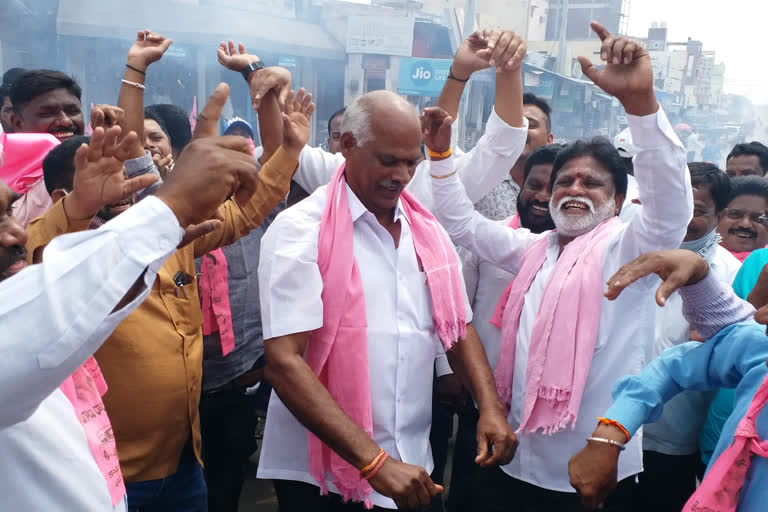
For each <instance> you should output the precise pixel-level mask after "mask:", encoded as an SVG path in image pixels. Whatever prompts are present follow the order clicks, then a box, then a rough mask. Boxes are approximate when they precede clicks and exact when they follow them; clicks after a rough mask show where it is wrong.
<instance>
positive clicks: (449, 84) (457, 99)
mask: <svg viewBox="0 0 768 512" xmlns="http://www.w3.org/2000/svg"><path fill="white" fill-rule="evenodd" d="M466 85H467V84H466V83H465V82H459V81H458V80H454V79H452V78H449V79H447V80H446V81H445V85H443V90H442V91H440V97H439V98H437V105H436V106H438V107H440V108H441V109H443V110H445V111H446V112H448V115H449V116H451V117H452V118H453V119H454V120H456V116H458V115H459V103H461V95H462V94H464V88H465V87H466Z"/></svg>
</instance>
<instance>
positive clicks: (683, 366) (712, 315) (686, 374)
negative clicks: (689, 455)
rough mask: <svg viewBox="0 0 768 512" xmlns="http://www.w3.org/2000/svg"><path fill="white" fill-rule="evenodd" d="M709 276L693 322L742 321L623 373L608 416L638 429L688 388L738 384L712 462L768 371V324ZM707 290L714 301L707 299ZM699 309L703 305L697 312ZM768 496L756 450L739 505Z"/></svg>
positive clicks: (750, 509)
mask: <svg viewBox="0 0 768 512" xmlns="http://www.w3.org/2000/svg"><path fill="white" fill-rule="evenodd" d="M705 281H706V283H705V282H702V284H703V285H704V286H705V287H706V288H707V289H706V290H699V291H707V292H708V293H699V294H698V296H697V297H693V298H692V300H688V303H687V304H686V313H687V316H688V320H689V321H690V322H691V324H692V325H693V326H694V327H697V328H699V327H700V326H699V325H697V318H696V317H701V321H704V320H703V317H705V316H708V317H709V318H708V319H707V320H706V322H707V323H709V324H710V328H711V325H712V322H713V320H714V321H715V322H718V323H720V324H726V325H727V324H730V323H734V322H740V323H734V324H733V325H730V326H728V327H725V328H724V329H722V330H720V332H718V333H717V334H715V335H714V336H713V337H711V338H710V339H709V340H708V341H707V342H706V343H696V342H691V343H685V344H682V345H679V346H677V347H674V348H671V349H669V350H667V351H666V352H664V353H663V354H662V355H661V356H659V357H658V358H657V359H655V360H654V361H653V362H652V363H651V364H649V365H648V366H647V367H646V368H645V369H644V370H643V371H642V373H640V374H639V375H635V376H630V377H625V378H623V379H621V380H620V381H619V382H617V383H616V385H615V386H614V389H613V398H614V403H613V405H612V406H611V408H610V409H608V411H607V412H606V414H605V416H606V417H608V418H611V419H614V420H616V421H618V422H619V423H621V424H622V425H623V426H624V427H625V428H626V429H627V430H628V431H629V432H630V433H631V434H634V433H635V432H636V431H637V430H638V429H639V428H640V426H641V425H643V423H647V422H653V421H656V420H658V418H659V417H660V416H661V413H662V410H663V407H664V403H665V402H667V401H668V400H669V399H671V398H672V397H674V396H675V395H676V394H678V393H680V392H681V391H683V390H701V391H704V390H711V389H716V388H719V387H724V388H736V389H735V400H734V410H733V413H732V414H731V415H730V417H729V418H728V420H727V421H726V422H725V426H724V428H723V433H722V435H721V436H720V440H719V441H718V443H717V446H716V448H715V451H714V455H713V457H712V460H711V461H710V465H711V464H713V463H714V461H715V460H717V458H718V457H719V456H720V454H722V453H723V451H724V450H725V449H726V448H727V447H728V446H729V445H730V444H731V442H732V441H733V434H734V432H735V430H736V427H737V425H738V423H739V421H741V419H742V418H743V417H744V415H745V414H746V412H747V409H748V408H749V405H750V403H751V402H752V397H753V396H754V394H755V391H757V388H758V387H759V386H760V384H761V383H762V381H763V380H764V379H765V377H766V374H767V373H768V366H766V358H768V338H766V327H765V326H764V325H759V324H757V323H756V322H755V321H754V320H752V319H751V318H749V317H750V316H751V314H752V312H753V311H754V310H753V309H752V308H751V307H749V305H748V304H746V303H745V302H743V301H741V300H739V299H738V298H737V297H736V296H735V295H734V293H733V291H732V290H730V289H728V288H726V287H725V286H723V285H720V290H719V291H718V290H716V288H717V286H716V283H715V284H713V283H712V281H714V278H713V277H712V276H711V275H710V276H709V277H708V278H707V279H706V280H705ZM688 288H693V287H688ZM684 290H685V289H684ZM713 293H714V295H713ZM707 295H708V296H709V303H710V304H714V307H712V306H710V307H707V306H706V305H705V303H704V301H705V300H706V298H705V297H706V296H707ZM686 299H691V296H690V295H689V296H687V297H686V296H684V300H686ZM697 301H698V303H697ZM695 310H698V311H696V313H692V312H693V311H695ZM706 331H707V328H706V327H703V328H699V332H701V333H702V335H704V336H707V334H705V332H706ZM757 432H758V434H759V435H760V437H761V439H768V408H766V409H764V410H763V411H762V412H761V413H760V415H759V416H758V418H757ZM708 469H709V468H708ZM767 502H768V459H765V458H761V457H757V456H756V457H755V458H754V459H753V461H752V465H751V467H750V469H749V472H748V473H747V478H746V480H745V482H744V487H742V491H741V498H740V502H739V508H738V510H739V511H740V512H758V511H764V510H765V509H766V505H765V504H766V503H767Z"/></svg>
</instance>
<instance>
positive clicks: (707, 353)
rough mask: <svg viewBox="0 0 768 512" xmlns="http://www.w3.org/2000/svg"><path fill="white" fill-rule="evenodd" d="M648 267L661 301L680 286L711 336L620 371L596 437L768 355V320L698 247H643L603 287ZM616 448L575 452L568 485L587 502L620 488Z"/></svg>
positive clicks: (621, 436) (728, 378)
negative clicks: (766, 341) (629, 371)
mask: <svg viewBox="0 0 768 512" xmlns="http://www.w3.org/2000/svg"><path fill="white" fill-rule="evenodd" d="M651 274H657V275H658V276H659V277H660V278H661V279H662V284H661V285H660V286H659V289H658V290H657V292H656V302H657V303H658V304H659V305H660V306H663V305H664V304H665V303H666V299H667V298H668V297H669V296H670V295H671V294H672V293H673V292H674V291H675V290H678V289H679V291H680V295H681V297H682V299H683V314H684V316H685V317H686V320H688V321H689V322H690V323H691V326H692V327H695V328H696V329H698V331H699V332H700V333H701V334H702V335H703V336H704V337H705V338H711V339H709V341H707V342H706V343H698V342H690V343H685V344H682V345H678V346H676V347H673V348H671V349H669V350H666V351H665V352H664V353H663V354H662V355H661V356H660V357H658V358H657V359H655V360H654V361H653V362H651V363H650V364H649V365H648V366H646V368H645V369H644V370H643V371H642V372H641V373H640V374H639V375H635V376H630V377H625V378H624V379H621V380H620V381H619V382H618V383H617V384H616V385H615V386H614V390H613V400H614V402H613V405H612V406H611V407H610V409H608V411H606V412H605V414H604V416H605V418H606V419H607V420H609V422H605V423H601V424H599V425H598V426H597V428H596V429H595V431H594V432H593V434H592V437H595V438H600V439H607V440H611V441H615V442H617V443H622V444H623V443H625V442H626V441H628V439H627V435H630V436H632V435H634V434H635V432H637V430H638V429H639V428H640V427H641V426H642V425H643V424H645V423H649V422H653V421H656V420H658V419H659V417H660V416H661V413H662V411H663V408H664V404H665V403H666V402H667V401H668V400H670V399H671V398H672V397H674V396H675V395H676V394H678V393H680V392H681V391H683V390H687V389H695V390H709V389H714V388H717V387H734V386H736V385H737V384H738V383H739V382H740V381H741V379H742V377H743V376H744V375H746V373H747V372H749V371H750V370H751V369H752V368H755V367H756V366H758V365H762V364H765V359H766V356H768V349H766V348H765V346H764V345H763V344H761V343H755V341H756V339H760V338H762V337H763V336H764V328H762V327H760V326H758V325H757V324H756V323H755V322H754V321H752V320H750V318H751V316H752V315H753V314H754V309H753V308H752V307H751V306H750V305H749V304H748V303H746V302H744V301H742V300H741V299H739V298H738V297H736V295H735V294H734V293H733V291H732V290H731V289H730V288H729V287H726V286H724V285H723V284H722V283H721V282H720V281H719V280H718V279H717V278H716V277H715V276H714V275H713V274H712V273H711V272H710V271H709V266H708V265H707V262H706V261H704V260H703V259H702V258H701V257H700V256H698V255H697V254H695V253H693V252H690V251H685V250H680V249H676V250H667V251H659V252H654V253H648V254H644V255H643V256H641V257H639V258H637V259H636V260H635V261H633V262H631V263H629V264H627V265H624V266H623V267H622V268H621V269H619V271H618V272H617V273H616V274H615V275H613V276H612V277H611V278H610V279H609V280H608V287H607V290H606V292H605V295H606V297H607V298H608V299H611V300H613V299H615V298H616V297H618V296H619V294H620V293H621V292H622V290H624V288H626V287H627V286H629V285H630V284H632V283H633V282H635V281H637V280H638V279H641V278H644V277H646V276H648V275H651ZM766 316H768V315H766ZM756 318H757V317H756ZM610 422H617V423H618V425H617V424H614V423H610ZM619 454H620V450H619V448H618V447H616V446H611V445H608V444H605V443H604V442H598V441H593V442H590V443H588V444H587V446H586V447H585V448H584V449H583V450H582V451H581V452H579V453H578V454H576V455H575V456H574V457H573V458H572V459H571V461H570V463H569V473H570V476H571V485H573V487H574V488H575V489H576V490H577V491H578V492H579V494H580V495H581V496H582V500H583V501H584V504H585V505H586V506H588V507H590V508H595V507H597V506H598V505H599V504H600V503H602V502H603V500H604V499H605V497H606V496H607V495H608V494H609V493H610V492H611V490H612V489H613V488H615V486H616V474H617V464H618V458H619Z"/></svg>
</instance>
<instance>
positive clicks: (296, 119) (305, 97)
mask: <svg viewBox="0 0 768 512" xmlns="http://www.w3.org/2000/svg"><path fill="white" fill-rule="evenodd" d="M314 111H315V104H314V103H312V94H309V93H306V92H305V91H304V88H301V89H299V92H298V94H294V92H293V91H289V92H288V97H287V99H286V102H285V109H284V111H283V115H282V117H283V149H285V150H286V151H289V152H291V153H293V154H294V155H296V156H297V157H298V155H299V153H301V150H302V149H304V146H306V145H307V141H309V133H310V131H311V123H310V121H311V120H312V113H313V112H314Z"/></svg>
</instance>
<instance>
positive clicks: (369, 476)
mask: <svg viewBox="0 0 768 512" xmlns="http://www.w3.org/2000/svg"><path fill="white" fill-rule="evenodd" d="M388 457H389V454H388V453H387V452H384V456H383V457H382V458H381V460H380V461H379V463H378V464H376V467H375V468H373V471H371V472H370V473H369V474H368V475H367V476H364V477H363V478H365V479H366V480H370V479H371V478H373V477H374V476H376V473H378V472H379V470H380V469H381V467H382V466H383V465H384V462H385V461H386V460H387V458H388Z"/></svg>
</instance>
